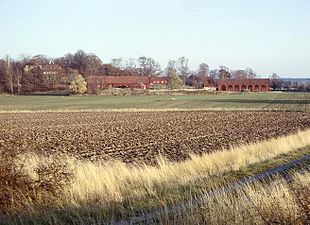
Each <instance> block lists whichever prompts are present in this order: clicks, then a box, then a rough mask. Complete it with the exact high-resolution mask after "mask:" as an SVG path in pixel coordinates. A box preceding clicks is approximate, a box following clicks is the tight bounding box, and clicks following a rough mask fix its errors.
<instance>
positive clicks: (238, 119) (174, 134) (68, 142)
mask: <svg viewBox="0 0 310 225" xmlns="http://www.w3.org/2000/svg"><path fill="white" fill-rule="evenodd" d="M309 127H310V113H309V112H308V113H307V112H267V111H264V112H262V111H261V112H259V111H247V112H244V111H243V112H241V111H239V112H237V111H236V112H225V111H217V112H121V113H118V112H113V113H112V112H76V113H72V112H71V113H55V112H53V113H11V114H10V113H3V114H0V150H1V151H8V150H12V149H19V150H20V151H35V152H39V153H43V154H46V153H47V154H58V153H66V154H73V155H74V156H76V157H82V158H87V159H91V160H96V159H119V160H122V161H124V162H126V163H133V162H141V161H142V162H146V163H151V164H154V163H156V157H157V156H158V155H159V154H161V155H163V156H165V157H167V158H168V159H169V160H183V159H186V158H188V157H189V154H190V153H198V154H200V153H203V152H211V151H216V150H219V149H222V148H227V147H229V146H230V145H238V144H243V143H249V142H253V141H258V140H263V139H268V138H271V137H276V136H280V135H286V134H290V133H293V132H295V131H297V130H299V129H305V128H309Z"/></svg>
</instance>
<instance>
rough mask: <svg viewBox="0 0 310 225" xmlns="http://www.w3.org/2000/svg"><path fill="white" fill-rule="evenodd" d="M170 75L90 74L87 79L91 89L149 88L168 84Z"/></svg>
mask: <svg viewBox="0 0 310 225" xmlns="http://www.w3.org/2000/svg"><path fill="white" fill-rule="evenodd" d="M167 83H168V77H146V76H90V77H88V79H87V84H88V88H89V89H90V90H100V89H105V88H131V89H133V88H137V89H148V88H150V86H151V85H156V84H167Z"/></svg>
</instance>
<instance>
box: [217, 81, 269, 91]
mask: <svg viewBox="0 0 310 225" xmlns="http://www.w3.org/2000/svg"><path fill="white" fill-rule="evenodd" d="M246 90H248V91H251V92H267V91H269V90H270V81H269V79H221V80H219V82H218V91H246Z"/></svg>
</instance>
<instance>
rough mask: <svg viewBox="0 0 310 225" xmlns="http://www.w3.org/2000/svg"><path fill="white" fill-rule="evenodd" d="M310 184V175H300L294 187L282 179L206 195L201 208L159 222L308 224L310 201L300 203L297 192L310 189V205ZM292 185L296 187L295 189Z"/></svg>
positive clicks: (161, 216) (187, 210) (166, 217)
mask: <svg viewBox="0 0 310 225" xmlns="http://www.w3.org/2000/svg"><path fill="white" fill-rule="evenodd" d="M309 182H310V173H306V174H302V175H301V174H297V175H295V176H294V177H293V181H292V183H293V184H291V183H288V182H287V181H286V180H285V179H283V178H280V177H278V178H276V179H275V180H273V181H271V182H270V181H268V182H263V183H256V184H254V185H248V186H246V187H245V188H242V189H239V190H237V191H235V192H233V193H223V194H221V195H218V196H215V197H212V198H208V197H207V196H204V199H205V200H204V201H203V202H202V203H201V204H200V205H199V206H198V207H195V208H189V209H186V210H182V209H180V210H178V211H176V212H174V213H173V214H171V215H167V214H165V213H162V214H161V215H160V216H159V218H160V219H159V221H160V223H161V224H214V225H218V224H236V225H240V224H292V225H293V224H294V225H296V224H308V223H307V222H309V220H308V219H309V217H308V218H307V214H309V213H310V211H309V208H305V207H304V206H303V204H304V203H305V204H307V202H306V201H305V200H302V201H300V199H299V196H297V195H296V192H298V191H299V190H301V189H304V188H306V189H307V192H306V193H305V195H307V196H308V203H309V194H310V189H309ZM292 185H295V186H296V188H295V189H294V190H292ZM202 195H203V193H202ZM308 206H309V205H308ZM159 221H158V222H159ZM153 223H154V224H155V223H156V222H153Z"/></svg>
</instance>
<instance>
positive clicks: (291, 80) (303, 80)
mask: <svg viewBox="0 0 310 225" xmlns="http://www.w3.org/2000/svg"><path fill="white" fill-rule="evenodd" d="M281 80H283V81H284V82H289V81H290V82H297V83H310V78H281Z"/></svg>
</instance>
